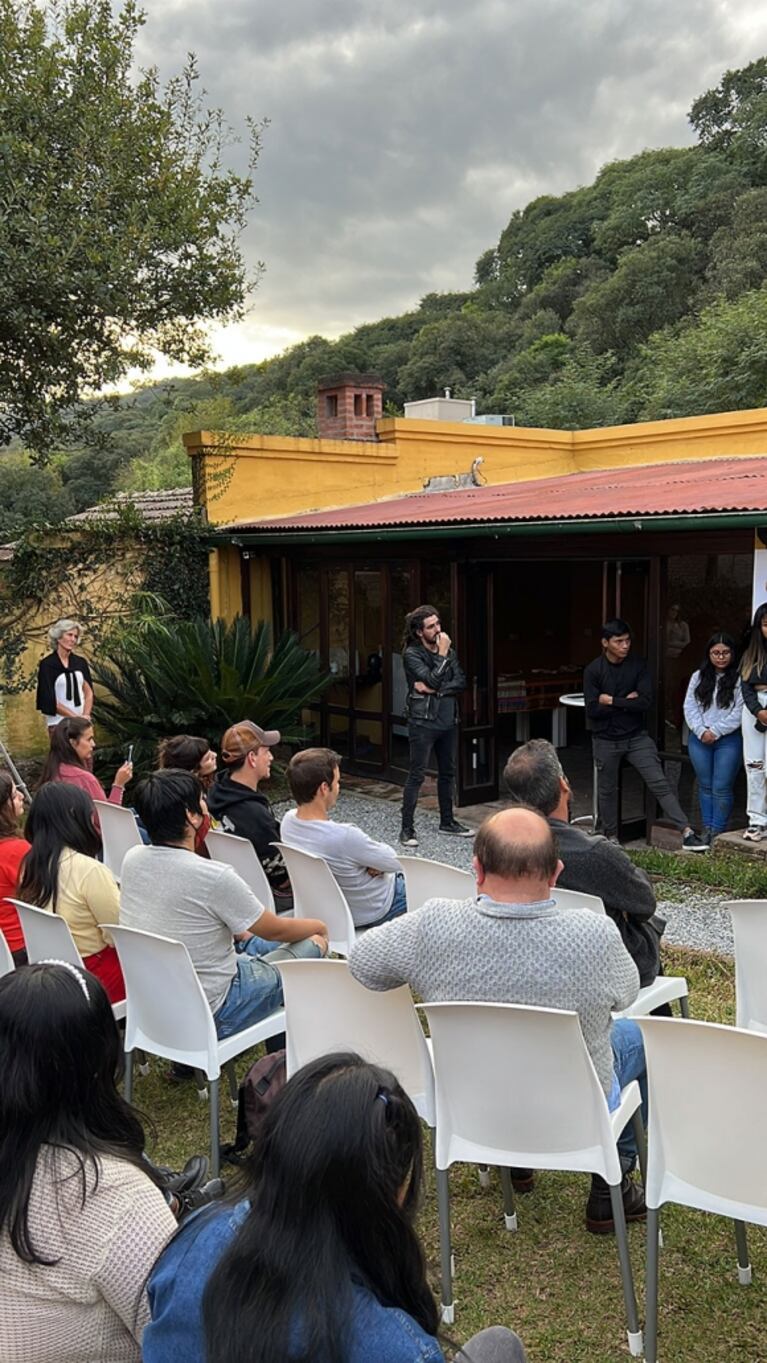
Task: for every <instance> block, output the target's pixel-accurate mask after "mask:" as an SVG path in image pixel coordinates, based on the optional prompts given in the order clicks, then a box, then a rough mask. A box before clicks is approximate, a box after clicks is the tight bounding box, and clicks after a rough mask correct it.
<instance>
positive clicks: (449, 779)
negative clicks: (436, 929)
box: [399, 606, 472, 847]
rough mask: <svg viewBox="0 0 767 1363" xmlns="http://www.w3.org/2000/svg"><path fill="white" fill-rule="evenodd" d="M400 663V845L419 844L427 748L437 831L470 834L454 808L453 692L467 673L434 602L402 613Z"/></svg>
mask: <svg viewBox="0 0 767 1363" xmlns="http://www.w3.org/2000/svg"><path fill="white" fill-rule="evenodd" d="M402 663H403V666H404V669H405V677H406V680H407V702H406V713H407V719H408V738H409V740H410V769H409V771H408V774H407V781H406V782H405V789H404V791H403V794H402V830H401V832H400V837H399V840H400V842H401V844H402V846H403V847H417V846H418V838H417V837H416V832H415V807H416V801H417V800H418V792H419V790H420V789H421V786H422V785H423V778H424V776H425V775H426V765H427V763H428V761H429V757H430V756H431V754H432V753H434V756H435V758H436V760H437V798H438V800H439V831H440V833H452V834H453V835H455V836H457V837H459V838H470V837H471V836H472V830H471V829H470V828H467V827H466V825H465V824H462V823H459V822H458V820H457V819H456V817H455V815H454V813H453V781H454V778H455V750H456V736H457V729H456V725H457V724H458V700H457V698H458V696H459V695H460V694H461V692H462V691H464V690H465V689H466V678H465V677H464V675H463V669H462V668H461V664H460V663H459V661H458V659H457V657H456V655H455V649H454V648H453V646H452V643H451V640H450V636H449V635H448V634H446V633H445V631H444V630H443V628H442V625H441V623H440V618H439V615H438V614H437V612H436V611H435V609H434V607H433V606H417V607H416V609H415V610H414V611H411V612H410V614H409V615H408V616H406V618H405V637H404V639H403V641H402Z"/></svg>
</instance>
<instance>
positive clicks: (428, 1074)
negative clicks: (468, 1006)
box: [275, 961, 435, 1126]
mask: <svg viewBox="0 0 767 1363" xmlns="http://www.w3.org/2000/svg"><path fill="white" fill-rule="evenodd" d="M275 965H276V966H277V969H278V970H279V972H280V974H281V975H282V984H283V993H284V996H285V1015H286V1018H287V1028H286V1031H287V1067H288V1076H290V1075H291V1074H294V1073H295V1071H296V1070H298V1069H300V1068H301V1066H302V1065H306V1064H308V1063H309V1061H310V1060H316V1059H317V1057H318V1056H320V1055H328V1054H329V1053H330V1052H331V1051H348V1050H350V1049H351V1050H354V1051H356V1052H357V1053H358V1054H359V1055H361V1056H363V1057H364V1058H365V1059H366V1060H370V1061H372V1062H373V1063H374V1064H377V1065H383V1066H384V1067H385V1068H386V1069H389V1070H391V1071H392V1073H393V1074H395V1075H396V1077H397V1078H398V1079H399V1082H400V1084H401V1085H402V1087H403V1089H404V1090H405V1092H406V1093H407V1094H409V1096H410V1098H411V1099H412V1101H413V1103H414V1104H415V1107H416V1108H417V1110H418V1112H419V1114H420V1116H421V1117H423V1119H424V1121H426V1122H428V1123H429V1125H430V1126H434V1115H435V1114H434V1074H433V1071H432V1065H431V1057H430V1055H429V1048H428V1046H427V1044H426V1038H425V1036H424V1034H423V1029H422V1027H421V1024H420V1022H419V1020H418V1015H417V1013H416V1011H415V1008H414V1007H413V999H412V996H411V993H410V990H409V989H408V987H407V985H405V984H403V985H401V986H400V987H399V989H388V990H386V992H385V993H377V992H374V991H372V990H370V989H365V988H364V987H363V986H362V985H361V984H358V983H357V981H356V980H355V979H354V976H353V975H352V974H351V973H350V971H349V966H348V965H347V963H346V961H276V962H275Z"/></svg>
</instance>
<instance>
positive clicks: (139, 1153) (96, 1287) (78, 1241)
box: [0, 962, 176, 1363]
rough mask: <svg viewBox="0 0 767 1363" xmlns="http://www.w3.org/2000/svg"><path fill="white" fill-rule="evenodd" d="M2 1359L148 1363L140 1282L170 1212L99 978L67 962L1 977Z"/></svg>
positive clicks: (165, 1236)
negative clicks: (125, 1078) (119, 1080)
mask: <svg viewBox="0 0 767 1363" xmlns="http://www.w3.org/2000/svg"><path fill="white" fill-rule="evenodd" d="M0 1056H2V1070H3V1078H2V1084H0V1282H2V1290H0V1340H1V1341H2V1344H1V1346H0V1353H1V1354H2V1359H3V1363H31V1360H34V1363H92V1360H94V1359H98V1360H99V1363H140V1358H141V1336H142V1333H143V1329H144V1325H145V1323H146V1321H147V1318H148V1314H149V1312H148V1305H147V1299H146V1294H145V1284H146V1279H147V1275H148V1273H149V1270H150V1268H151V1266H152V1264H153V1263H154V1260H155V1259H156V1257H157V1255H158V1254H159V1252H160V1250H161V1249H162V1248H163V1247H164V1245H165V1244H166V1243H167V1241H168V1240H169V1239H170V1237H171V1235H172V1234H173V1232H174V1230H175V1229H176V1220H175V1217H174V1216H173V1213H172V1211H171V1209H170V1207H169V1206H168V1203H167V1201H166V1198H165V1196H164V1195H163V1193H162V1192H161V1190H160V1187H159V1186H158V1184H159V1182H160V1181H161V1179H160V1171H158V1170H154V1169H152V1168H151V1167H150V1166H149V1165H148V1163H147V1162H146V1160H145V1158H144V1154H143V1151H144V1132H143V1129H142V1126H141V1122H140V1121H139V1119H138V1117H137V1115H136V1113H135V1112H133V1110H132V1109H131V1108H129V1107H128V1105H127V1103H126V1102H125V1101H124V1100H123V1098H122V1097H121V1095H120V1094H119V1093H118V1091H117V1087H116V1075H119V1072H120V1067H121V1046H120V1039H119V1034H118V1031H117V1027H116V1025H115V1021H114V1018H113V1016H112V1009H111V1007H110V1004H109V1001H108V999H107V996H106V993H105V991H104V990H103V988H102V987H101V985H100V984H99V982H98V980H97V979H96V978H95V977H94V976H93V975H90V974H89V973H88V971H86V970H78V969H77V967H76V966H73V965H64V964H61V963H60V962H46V963H43V964H39V965H25V966H21V967H20V968H19V969H18V970H14V971H11V972H10V973H9V974H8V975H5V976H3V978H2V979H0Z"/></svg>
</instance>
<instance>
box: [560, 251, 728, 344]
mask: <svg viewBox="0 0 767 1363" xmlns="http://www.w3.org/2000/svg"><path fill="white" fill-rule="evenodd" d="M702 258H703V256H702V248H701V246H700V244H699V243H698V242H696V241H695V240H694V239H693V238H692V237H690V236H687V235H686V234H684V233H680V234H679V235H675V234H672V233H664V234H663V235H658V236H655V237H652V238H651V239H650V240H649V241H646V242H644V243H643V244H642V245H641V246H635V247H633V248H627V249H626V250H625V251H624V252H623V254H622V255H621V256H620V259H619V261H618V265H617V268H616V269H615V271H614V273H613V274H611V275H610V277H609V279H606V280H605V281H604V282H603V283H601V284H596V285H595V286H594V287H593V288H591V289H589V291H588V292H587V293H585V294H583V296H582V297H581V298H579V299H578V300H577V301H576V303H575V306H574V308H573V312H572V316H571V318H570V321H569V322H568V324H567V329H568V331H569V332H571V333H572V335H573V336H575V337H576V338H577V339H578V340H579V341H585V342H587V344H588V345H590V347H591V349H592V350H594V351H597V352H599V351H604V350H611V351H614V352H615V354H616V355H618V356H619V357H625V356H627V355H628V354H629V353H630V352H631V351H632V350H633V349H634V348H635V347H636V346H638V345H639V344H640V343H641V342H642V341H643V340H646V338H647V337H648V336H649V335H650V334H651V333H652V332H653V331H658V330H659V329H660V328H661V327H663V326H666V325H668V324H669V323H671V322H676V321H677V320H678V319H679V318H680V317H683V316H684V315H685V313H687V312H688V311H689V310H690V307H691V305H692V302H693V295H694V292H695V289H696V286H697V283H698V281H699V278H700V269H701V263H702Z"/></svg>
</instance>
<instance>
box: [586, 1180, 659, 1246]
mask: <svg viewBox="0 0 767 1363" xmlns="http://www.w3.org/2000/svg"><path fill="white" fill-rule="evenodd" d="M621 1198H622V1200H623V1211H624V1213H625V1216H626V1220H627V1221H644V1219H645V1217H646V1216H647V1208H646V1207H645V1204H644V1189H643V1187H642V1185H641V1183H635V1182H634V1181H633V1179H630V1178H629V1176H628V1174H624V1176H623V1179H622V1181H621ZM586 1229H587V1230H589V1231H591V1234H592V1235H613V1234H614V1232H615V1222H614V1220H613V1204H612V1202H611V1200H610V1189H609V1188H608V1186H607V1184H606V1183H605V1181H604V1179H603V1178H600V1177H599V1175H598V1174H592V1175H591V1192H590V1193H589V1200H588V1202H587V1203H586Z"/></svg>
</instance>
